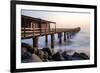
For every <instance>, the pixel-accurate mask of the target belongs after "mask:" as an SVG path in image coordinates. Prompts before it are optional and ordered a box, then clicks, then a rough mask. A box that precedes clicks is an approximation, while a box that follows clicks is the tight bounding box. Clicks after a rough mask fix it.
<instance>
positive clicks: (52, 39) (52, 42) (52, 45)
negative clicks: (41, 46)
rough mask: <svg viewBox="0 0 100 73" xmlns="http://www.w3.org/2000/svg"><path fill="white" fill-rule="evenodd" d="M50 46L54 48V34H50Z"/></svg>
mask: <svg viewBox="0 0 100 73" xmlns="http://www.w3.org/2000/svg"><path fill="white" fill-rule="evenodd" d="M51 48H54V34H51Z"/></svg>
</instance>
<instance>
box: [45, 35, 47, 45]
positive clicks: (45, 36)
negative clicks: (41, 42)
mask: <svg viewBox="0 0 100 73" xmlns="http://www.w3.org/2000/svg"><path fill="white" fill-rule="evenodd" d="M45 44H46V45H47V44H48V35H45Z"/></svg>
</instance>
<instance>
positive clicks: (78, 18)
mask: <svg viewBox="0 0 100 73" xmlns="http://www.w3.org/2000/svg"><path fill="white" fill-rule="evenodd" d="M21 14H22V15H26V16H31V17H35V18H41V19H45V20H48V21H53V22H56V27H57V28H75V27H81V30H84V31H89V29H90V13H79V12H77V13H76V12H54V11H39V10H38V11H34V10H21ZM51 27H54V24H51Z"/></svg>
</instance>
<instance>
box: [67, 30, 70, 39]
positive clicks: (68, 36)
mask: <svg viewBox="0 0 100 73" xmlns="http://www.w3.org/2000/svg"><path fill="white" fill-rule="evenodd" d="M69 39H70V35H69V33H68V32H67V40H69Z"/></svg>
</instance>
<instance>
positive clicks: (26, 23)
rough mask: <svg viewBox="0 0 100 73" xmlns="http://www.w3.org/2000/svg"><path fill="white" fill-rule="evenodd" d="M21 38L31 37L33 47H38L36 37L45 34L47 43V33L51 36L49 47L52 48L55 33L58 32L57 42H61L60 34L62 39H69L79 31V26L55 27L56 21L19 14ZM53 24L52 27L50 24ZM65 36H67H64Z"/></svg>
mask: <svg viewBox="0 0 100 73" xmlns="http://www.w3.org/2000/svg"><path fill="white" fill-rule="evenodd" d="M21 21H22V23H21V39H22V40H23V39H28V38H32V39H33V48H34V47H38V38H39V37H40V36H45V42H46V44H47V43H48V35H50V36H51V48H54V40H55V39H54V38H55V34H58V38H59V43H60V44H61V43H62V39H61V38H62V35H63V36H64V41H66V40H68V39H71V37H72V36H74V35H75V34H76V33H78V32H79V31H80V27H76V28H56V22H52V21H48V20H43V19H40V18H33V17H29V16H24V15H22V16H21ZM51 23H52V24H54V26H55V27H54V28H51V27H50V24H51ZM66 37H67V38H66Z"/></svg>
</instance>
